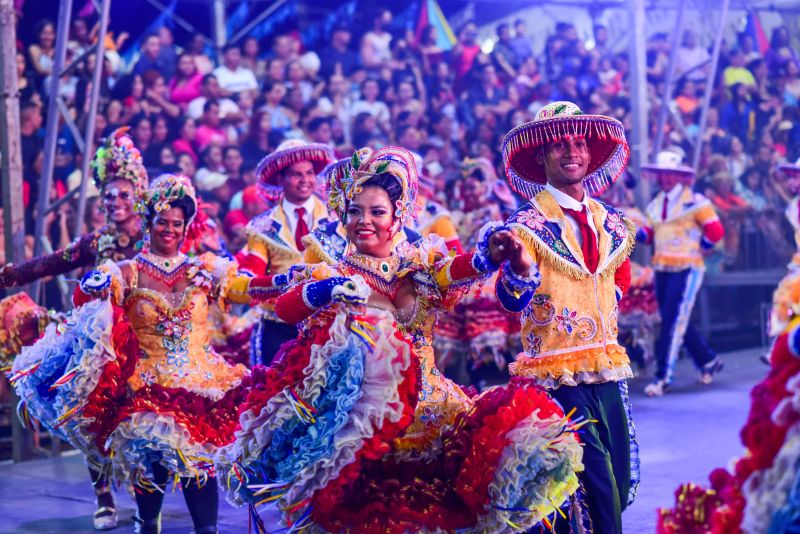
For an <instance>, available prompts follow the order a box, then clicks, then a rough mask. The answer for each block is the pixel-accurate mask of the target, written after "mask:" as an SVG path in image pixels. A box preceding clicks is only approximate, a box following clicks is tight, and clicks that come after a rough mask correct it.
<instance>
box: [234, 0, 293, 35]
mask: <svg viewBox="0 0 800 534" xmlns="http://www.w3.org/2000/svg"><path fill="white" fill-rule="evenodd" d="M286 2H287V0H277V1H276V2H273V3H272V5H270V6H269V7H268V8H267V9H265V10H264V11H262V12H261V13H259V14H258V16H257V17H256V18H254V19H253V20H251V21H250V22H248V23H247V24H246V25H245V26H244V27H242V28H241V29H239V30H238V31H237V32H236V33H235V34H234V35H233V36H232V37H231V38H230V42H232V43H236V42H238V41H239V40H240V39H242V38H244V37H246V36H247V34H248V33H250V31H251V30H252V29H253V28H255V27H256V26H258V25H259V24H261V23H262V22H264V21H265V20H266V19H267V17H269V16H270V15H272V14H273V13H274V12H275V10H277V9H278V8H279V7H281V6H282V5H283V4H285V3H286Z"/></svg>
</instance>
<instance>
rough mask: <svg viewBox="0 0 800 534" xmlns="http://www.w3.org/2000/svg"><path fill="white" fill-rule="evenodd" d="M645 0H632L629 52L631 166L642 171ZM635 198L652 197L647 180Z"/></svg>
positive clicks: (644, 145) (644, 149)
mask: <svg viewBox="0 0 800 534" xmlns="http://www.w3.org/2000/svg"><path fill="white" fill-rule="evenodd" d="M644 3H645V0H630V3H629V6H630V10H629V12H628V17H629V27H630V28H631V32H630V42H629V48H628V53H629V54H630V62H631V78H630V79H631V113H632V115H633V132H632V135H631V164H630V167H629V168H630V169H631V171H632V172H633V173H634V174H635V175H636V176H639V175H640V171H641V166H642V164H643V163H645V162H647V155H648V151H647V140H648V130H647V117H648V109H647V60H646V56H645V51H646V48H645V16H644V7H645V6H644ZM636 197H637V198H636V202H637V204H638V205H639V206H644V205H645V204H646V203H647V202H648V200H649V199H650V187H649V184H647V183H646V182H645V181H644V180H639V187H637V188H636Z"/></svg>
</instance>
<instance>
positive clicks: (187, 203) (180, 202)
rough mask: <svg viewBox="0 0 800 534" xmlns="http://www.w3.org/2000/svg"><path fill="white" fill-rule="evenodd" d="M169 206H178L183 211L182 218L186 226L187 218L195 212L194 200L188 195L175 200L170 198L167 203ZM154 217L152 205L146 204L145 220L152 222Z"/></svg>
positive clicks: (154, 212)
mask: <svg viewBox="0 0 800 534" xmlns="http://www.w3.org/2000/svg"><path fill="white" fill-rule="evenodd" d="M169 206H170V208H178V209H180V210H181V211H182V212H183V220H184V222H185V225H186V226H188V224H189V219H191V218H192V217H194V214H195V213H197V205H196V203H195V201H194V200H192V199H191V198H190V197H187V196H184V197H181V198H179V199H177V200H172V201H170V203H169ZM155 217H156V211H155V210H154V209H153V208H152V206H150V205H148V206H147V222H148V223H150V224H152V223H153V219H155Z"/></svg>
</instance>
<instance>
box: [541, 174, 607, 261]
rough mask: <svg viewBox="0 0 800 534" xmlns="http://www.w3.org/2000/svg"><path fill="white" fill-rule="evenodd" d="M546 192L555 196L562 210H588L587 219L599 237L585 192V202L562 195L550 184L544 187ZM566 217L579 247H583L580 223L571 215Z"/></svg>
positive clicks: (565, 215)
mask: <svg viewBox="0 0 800 534" xmlns="http://www.w3.org/2000/svg"><path fill="white" fill-rule="evenodd" d="M544 189H545V191H547V192H548V193H550V194H551V195H553V198H554V199H556V202H558V205H559V206H561V207H562V208H567V209H569V210H575V211H581V210H582V209H584V208H586V219H587V220H588V222H589V228H591V229H592V232H593V233H594V235H595V238H596V237H597V228H595V226H594V218H593V217H592V210H590V209H589V195H587V194H586V193H585V192H584V193H583V200H582V201H580V202H578V201H577V200H575V199H574V198H572V197H571V196H569V195H568V194H566V193H562V192H561V191H559V190H558V189H556V188H555V187H553V186H552V185H550V184H549V183H548V184H547V185H546V186H544ZM564 217H565V218H566V219H567V222H569V225H570V226H571V227H572V233H573V234H575V240H576V241H577V242H578V246H583V238H582V237H581V227H580V226H579V225H578V222H577V221H576V220H575V219H573V218H572V216H571V215H568V214H566V213H565V214H564Z"/></svg>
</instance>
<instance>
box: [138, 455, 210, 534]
mask: <svg viewBox="0 0 800 534" xmlns="http://www.w3.org/2000/svg"><path fill="white" fill-rule="evenodd" d="M152 468H153V480H152V483H153V484H155V485H156V486H158V487H159V488H160V489H161V491H157V490H153V491H148V490H147V489H145V488H142V487H140V486H138V485H137V484H136V483H134V485H133V489H134V492H135V494H136V508H137V515H138V516H139V519H143V520H145V521H151V520H153V519H155V518H157V517H158V516H159V514H161V505H162V503H163V502H164V493H165V492H166V488H167V480H168V478H169V472H168V471H167V470H166V468H164V466H162V465H161V464H159V463H154V464H153V466H152ZM181 487H182V488H183V498H184V500H185V501H186V507H187V508H188V509H189V514H190V515H191V516H192V523H193V524H194V528H195V530H196V531H198V532H216V525H217V514H218V511H219V493H218V492H217V479H216V477H211V476H210V477H208V480H206V483H205V484H204V485H203V486H200V485H198V483H197V481H195V479H193V478H181Z"/></svg>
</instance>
